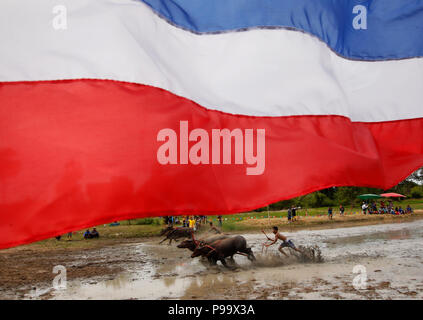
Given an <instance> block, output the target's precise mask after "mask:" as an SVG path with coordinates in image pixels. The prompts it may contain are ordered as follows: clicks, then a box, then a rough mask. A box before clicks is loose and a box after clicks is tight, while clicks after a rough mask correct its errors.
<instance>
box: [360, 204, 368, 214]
mask: <svg viewBox="0 0 423 320" xmlns="http://www.w3.org/2000/svg"><path fill="white" fill-rule="evenodd" d="M367 208H368V206H367V204H366V203H365V202H363V204H362V206H361V210H363V214H366V213H367Z"/></svg>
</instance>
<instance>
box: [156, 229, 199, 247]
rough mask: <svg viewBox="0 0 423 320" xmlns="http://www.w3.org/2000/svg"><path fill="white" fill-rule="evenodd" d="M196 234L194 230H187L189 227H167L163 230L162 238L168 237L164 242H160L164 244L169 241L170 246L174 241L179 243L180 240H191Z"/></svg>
mask: <svg viewBox="0 0 423 320" xmlns="http://www.w3.org/2000/svg"><path fill="white" fill-rule="evenodd" d="M193 233H194V229H192V228H187V227H181V228H174V227H167V228H166V229H163V230H162V231H161V233H160V235H161V236H163V235H164V236H166V237H165V238H164V239H163V240H162V241H160V242H159V244H160V243H162V242H163V241H165V240H169V245H170V244H171V243H172V240H175V241H177V239H179V238H190V237H192V234H193Z"/></svg>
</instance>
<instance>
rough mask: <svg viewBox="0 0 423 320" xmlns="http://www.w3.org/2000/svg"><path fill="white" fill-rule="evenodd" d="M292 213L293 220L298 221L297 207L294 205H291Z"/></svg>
mask: <svg viewBox="0 0 423 320" xmlns="http://www.w3.org/2000/svg"><path fill="white" fill-rule="evenodd" d="M291 214H292V221H293V222H294V221H296V220H297V209H296V208H295V207H294V206H292V207H291Z"/></svg>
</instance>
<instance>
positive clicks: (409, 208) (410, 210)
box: [406, 205, 413, 213]
mask: <svg viewBox="0 0 423 320" xmlns="http://www.w3.org/2000/svg"><path fill="white" fill-rule="evenodd" d="M406 210H407V213H413V209H411V207H410V205H407V209H406Z"/></svg>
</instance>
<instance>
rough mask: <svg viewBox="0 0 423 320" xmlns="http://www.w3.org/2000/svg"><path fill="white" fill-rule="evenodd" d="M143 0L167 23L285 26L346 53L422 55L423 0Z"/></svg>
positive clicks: (198, 28)
mask: <svg viewBox="0 0 423 320" xmlns="http://www.w3.org/2000/svg"><path fill="white" fill-rule="evenodd" d="M141 1H143V2H145V3H146V4H147V5H149V6H150V7H151V8H152V9H153V10H154V11H155V12H156V13H158V14H159V15H160V16H161V17H163V18H165V19H166V20H168V21H169V22H170V23H172V24H174V25H177V26H179V27H181V28H184V29H187V30H190V31H192V32H196V33H215V32H226V31H235V30H240V29H248V28H257V27H287V28H294V29H298V30H302V31H305V32H307V33H310V34H312V35H314V36H316V37H318V38H319V39H321V40H322V41H324V42H326V44H327V45H328V46H329V47H330V48H331V49H332V50H334V51H335V52H337V53H338V54H339V55H341V56H343V57H346V58H351V59H359V60H387V59H404V58H413V57H422V56H423V0H141ZM363 9H364V10H363ZM364 18H366V19H364ZM364 27H366V28H364Z"/></svg>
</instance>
